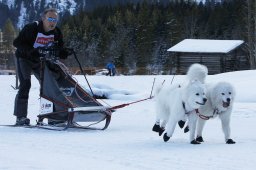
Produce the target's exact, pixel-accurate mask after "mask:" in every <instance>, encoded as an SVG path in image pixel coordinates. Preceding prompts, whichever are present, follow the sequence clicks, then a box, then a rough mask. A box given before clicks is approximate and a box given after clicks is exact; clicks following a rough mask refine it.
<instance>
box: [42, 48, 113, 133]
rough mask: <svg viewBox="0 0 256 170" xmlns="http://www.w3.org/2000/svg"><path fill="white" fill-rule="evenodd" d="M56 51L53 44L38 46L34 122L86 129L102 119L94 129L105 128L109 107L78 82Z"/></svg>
mask: <svg viewBox="0 0 256 170" xmlns="http://www.w3.org/2000/svg"><path fill="white" fill-rule="evenodd" d="M58 50H59V49H57V48H55V47H53V46H51V47H43V48H40V49H39V53H40V55H41V58H40V59H41V73H40V114H39V115H38V121H37V125H38V126H42V127H43V126H44V125H45V122H44V120H45V119H47V120H48V123H49V124H51V125H55V124H57V123H62V125H63V124H64V126H62V128H63V129H64V130H65V129H68V128H71V127H72V128H84V129H88V128H91V125H94V124H97V123H99V122H102V121H105V125H104V126H103V127H102V128H97V129H102V130H104V129H106V128H107V127H108V125H109V123H110V120H111V110H110V109H109V108H107V107H105V106H103V105H102V104H101V103H99V102H98V101H97V100H96V99H95V98H94V97H93V96H92V95H90V94H88V93H87V92H86V91H85V90H84V89H83V88H82V87H81V86H80V85H79V84H78V82H77V81H76V80H75V79H74V78H73V77H72V75H71V74H70V72H69V70H68V69H67V67H66V66H65V65H64V64H63V63H62V62H61V61H60V60H59V58H58V54H59V51H58ZM69 52H70V53H72V54H74V56H75V57H76V55H75V53H74V51H73V50H70V49H69ZM76 59H77V58H76ZM77 61H78V60H77ZM85 78H86V77H85ZM87 83H88V81H87ZM88 85H89V83H88ZM92 94H93V93H92ZM81 123H82V124H86V125H81ZM92 129H95V128H92Z"/></svg>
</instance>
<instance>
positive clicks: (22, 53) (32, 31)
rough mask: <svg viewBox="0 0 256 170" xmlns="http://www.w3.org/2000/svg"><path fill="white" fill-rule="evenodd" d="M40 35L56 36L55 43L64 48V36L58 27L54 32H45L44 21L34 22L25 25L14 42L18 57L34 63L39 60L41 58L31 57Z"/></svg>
mask: <svg viewBox="0 0 256 170" xmlns="http://www.w3.org/2000/svg"><path fill="white" fill-rule="evenodd" d="M38 33H42V34H44V35H54V41H55V42H58V46H59V48H63V44H64V43H63V36H62V33H61V31H60V29H59V28H57V27H56V28H55V29H54V30H52V31H49V32H45V31H44V29H43V22H42V21H39V22H33V23H30V24H27V25H25V26H24V28H23V29H22V30H21V31H20V33H19V35H18V37H17V38H16V39H15V40H14V41H13V45H14V46H15V47H16V48H17V51H16V57H21V58H27V59H29V60H32V61H35V60H39V56H35V55H34V56H33V55H29V54H30V52H31V51H32V50H33V49H34V47H33V45H34V43H35V41H36V37H37V34H38Z"/></svg>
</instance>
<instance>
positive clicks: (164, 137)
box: [163, 133, 170, 142]
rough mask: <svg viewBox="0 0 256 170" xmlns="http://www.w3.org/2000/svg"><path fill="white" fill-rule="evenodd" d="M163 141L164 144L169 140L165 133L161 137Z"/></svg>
mask: <svg viewBox="0 0 256 170" xmlns="http://www.w3.org/2000/svg"><path fill="white" fill-rule="evenodd" d="M163 139H164V141H165V142H167V141H168V140H169V139H170V137H169V136H167V133H165V134H164V136H163Z"/></svg>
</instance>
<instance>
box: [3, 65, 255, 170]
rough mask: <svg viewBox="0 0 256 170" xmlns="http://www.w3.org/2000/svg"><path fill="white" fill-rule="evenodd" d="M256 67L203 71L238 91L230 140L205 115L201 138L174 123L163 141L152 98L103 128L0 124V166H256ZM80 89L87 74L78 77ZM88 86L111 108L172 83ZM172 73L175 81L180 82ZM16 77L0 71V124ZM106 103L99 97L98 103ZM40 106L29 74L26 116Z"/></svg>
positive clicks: (135, 169)
mask: <svg viewBox="0 0 256 170" xmlns="http://www.w3.org/2000/svg"><path fill="white" fill-rule="evenodd" d="M255 76H256V70H253V71H240V72H232V73H225V74H218V75H211V76H208V77H207V82H216V81H221V80H225V81H228V82H230V83H232V84H233V85H234V86H235V88H236V92H237V96H236V100H235V103H234V110H233V113H232V120H231V138H232V139H233V140H235V141H236V144H234V145H228V144H225V141H224V135H223V133H222V130H221V126H220V125H221V124H220V121H219V119H218V118H217V119H213V120H209V121H208V122H207V124H206V127H205V129H204V134H203V136H204V140H205V142H204V143H202V144H201V145H192V144H190V143H189V139H188V138H189V136H188V134H184V133H183V130H181V129H180V128H179V127H178V126H177V127H176V129H175V132H174V135H173V137H172V138H171V139H170V140H169V141H168V142H164V141H163V139H162V137H159V136H158V135H157V134H156V133H153V132H152V130H151V129H152V126H153V124H154V119H155V102H154V99H151V100H147V101H144V102H140V103H136V104H132V105H129V106H127V107H124V108H121V109H118V110H116V112H114V113H113V115H112V121H111V123H110V126H109V127H108V129H107V130H105V131H93V130H67V131H49V130H43V129H26V128H11V127H3V126H2V127H0V169H1V170H18V169H19V170H56V169H59V170H69V169H73V170H80V169H83V170H99V169H104V170H126V169H127V170H157V169H161V170H165V169H166V170H167V169H168V170H175V169H179V170H205V169H207V170H254V169H255V168H256V133H255V129H256V90H255V85H256V79H255ZM76 78H77V80H78V81H79V83H80V84H82V85H83V86H84V87H87V86H86V83H85V80H84V78H83V77H82V76H77V77H76ZM87 78H88V80H89V82H90V83H91V86H92V87H93V90H95V91H97V92H102V93H104V94H106V95H107V96H108V97H109V98H110V99H108V100H104V102H106V103H108V104H109V105H111V106H115V105H119V104H123V103H129V102H133V101H136V100H140V99H144V98H147V97H149V95H150V92H151V87H152V83H153V80H154V78H156V83H161V82H162V81H163V80H166V82H165V83H170V82H171V79H172V76H171V75H169V76H116V77H107V76H88V77H87ZM184 78H185V77H184V76H176V77H175V78H174V82H175V83H177V82H182V81H183V80H184ZM14 84H15V77H14V76H0V89H1V93H0V95H1V98H0V109H1V114H0V124H13V123H14V122H15V117H14V116H13V115H12V114H13V107H14V106H13V102H14V98H15V95H16V93H17V91H16V90H14V89H12V87H11V85H14ZM101 102H103V101H101ZM38 111H39V84H38V82H37V81H36V80H35V78H34V77H33V79H32V88H31V91H30V100H29V115H28V117H29V118H30V119H31V122H32V123H35V122H36V119H37V117H36V116H37V114H38Z"/></svg>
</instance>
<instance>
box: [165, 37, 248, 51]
mask: <svg viewBox="0 0 256 170" xmlns="http://www.w3.org/2000/svg"><path fill="white" fill-rule="evenodd" d="M243 43H244V41H242V40H205V39H185V40H183V41H181V42H179V43H178V44H176V45H175V46H173V47H171V48H169V49H168V50H167V51H171V52H187V53H188V52H191V53H228V52H230V51H232V50H233V49H235V48H236V47H238V46H240V45H241V44H243Z"/></svg>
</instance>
